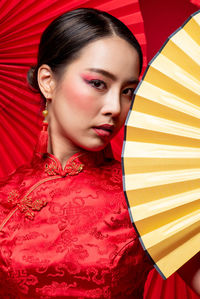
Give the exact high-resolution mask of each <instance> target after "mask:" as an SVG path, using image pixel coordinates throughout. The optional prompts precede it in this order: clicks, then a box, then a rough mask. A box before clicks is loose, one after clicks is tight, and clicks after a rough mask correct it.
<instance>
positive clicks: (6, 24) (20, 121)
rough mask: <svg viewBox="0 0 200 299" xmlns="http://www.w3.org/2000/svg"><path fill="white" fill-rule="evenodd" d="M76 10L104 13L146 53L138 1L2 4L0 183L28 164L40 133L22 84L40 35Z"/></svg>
mask: <svg viewBox="0 0 200 299" xmlns="http://www.w3.org/2000/svg"><path fill="white" fill-rule="evenodd" d="M78 7H93V8H98V9H101V10H105V11H107V12H109V13H110V14H112V15H114V16H116V17H117V18H119V19H120V20H122V21H123V22H124V23H125V24H126V25H127V26H128V27H129V28H130V29H131V30H132V31H133V32H134V34H135V35H136V37H137V38H138V40H139V42H140V44H141V45H142V48H143V52H145V36H144V28H143V20H142V16H141V12H140V7H139V3H138V0H124V1H121V0H102V1H96V0H90V1H88V0H70V1H66V0H43V1H38V0H26V1H24V0H12V1H10V0H1V1H0V45H1V46H0V136H1V138H0V153H1V159H0V177H2V176H4V175H6V174H9V173H10V172H12V171H13V170H14V169H15V168H16V167H17V166H19V165H21V164H24V163H25V162H27V161H29V160H30V159H31V158H32V153H33V149H34V146H35V143H36V141H37V137H38V134H39V131H40V128H41V117H40V114H41V111H40V110H41V108H40V97H39V96H38V95H37V94H34V93H33V92H32V91H31V90H30V89H29V88H28V85H27V82H26V74H27V71H28V69H29V67H30V66H32V65H34V64H35V63H36V55H37V47H38V43H39V39H40V35H41V33H42V32H43V30H44V29H45V28H46V26H47V25H48V24H49V23H50V22H51V21H52V20H53V19H54V18H56V17H57V16H59V15H60V14H62V13H64V12H66V11H68V10H71V9H75V8H78ZM121 135H122V134H121ZM116 138H117V137H116ZM121 139H122V140H123V138H121ZM119 141H120V137H118V138H117V139H116V140H115V141H114V150H115V152H118V156H119V155H120V154H119V153H120V152H121V148H120V146H118V143H119ZM121 143H122V141H121Z"/></svg>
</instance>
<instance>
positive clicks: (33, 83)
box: [27, 66, 40, 91]
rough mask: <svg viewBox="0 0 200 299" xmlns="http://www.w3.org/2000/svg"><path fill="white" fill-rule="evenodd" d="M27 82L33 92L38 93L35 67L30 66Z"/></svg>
mask: <svg viewBox="0 0 200 299" xmlns="http://www.w3.org/2000/svg"><path fill="white" fill-rule="evenodd" d="M27 81H28V84H29V85H30V87H32V88H33V89H34V90H35V91H40V89H39V86H38V81H37V67H36V66H32V67H31V68H30V69H29V70H28V72H27Z"/></svg>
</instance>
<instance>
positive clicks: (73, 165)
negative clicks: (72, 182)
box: [45, 154, 84, 176]
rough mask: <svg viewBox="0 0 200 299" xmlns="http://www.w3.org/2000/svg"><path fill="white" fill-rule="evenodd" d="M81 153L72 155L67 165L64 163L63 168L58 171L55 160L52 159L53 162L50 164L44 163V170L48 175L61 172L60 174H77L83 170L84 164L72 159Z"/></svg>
mask: <svg viewBox="0 0 200 299" xmlns="http://www.w3.org/2000/svg"><path fill="white" fill-rule="evenodd" d="M82 155H83V154H81V155H79V156H77V157H74V159H73V160H72V161H70V162H69V165H66V167H65V169H64V170H61V171H59V169H58V168H57V165H56V161H55V160H53V158H50V157H49V158H50V159H52V161H53V162H51V164H45V172H46V173H47V174H48V175H56V174H61V175H62V176H68V175H76V174H79V172H81V171H82V170H83V167H84V164H81V163H80V162H76V161H74V160H75V159H77V158H78V157H80V156H82Z"/></svg>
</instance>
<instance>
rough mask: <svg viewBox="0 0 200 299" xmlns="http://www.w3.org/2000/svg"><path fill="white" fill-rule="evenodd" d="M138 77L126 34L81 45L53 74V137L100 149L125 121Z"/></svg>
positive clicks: (136, 57) (75, 146)
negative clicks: (61, 69) (58, 72)
mask: <svg viewBox="0 0 200 299" xmlns="http://www.w3.org/2000/svg"><path fill="white" fill-rule="evenodd" d="M138 77H139V55H138V53H137V51H136V50H135V49H134V48H133V47H132V46H131V45H129V43H128V42H126V41H125V40H123V39H121V38H119V37H117V36H113V37H107V38H102V39H100V40H97V41H94V42H92V43H90V44H89V45H87V46H86V47H84V48H83V49H82V51H81V52H80V55H79V57H78V58H77V59H76V60H74V61H73V62H71V64H69V65H68V66H67V67H66V68H65V70H64V72H63V74H62V75H61V77H60V78H59V80H56V79H53V80H54V82H53V84H52V85H51V86H53V88H52V92H51V94H50V97H51V103H50V105H49V122H50V128H51V136H52V139H53V138H54V136H56V140H58V142H59V144H61V145H63V146H65V147H68V146H69V147H70V148H71V149H73V150H74V151H76V149H77V150H78V149H80V148H83V149H87V150H92V151H97V150H101V149H103V148H104V147H105V146H106V145H107V144H108V143H109V141H110V140H111V138H113V136H115V135H116V133H117V132H118V131H119V129H120V128H121V127H122V125H123V124H124V122H125V119H126V116H127V113H128V110H129V108H130V105H131V99H132V96H133V91H134V89H135V88H136V86H137V83H138ZM51 83H52V82H51Z"/></svg>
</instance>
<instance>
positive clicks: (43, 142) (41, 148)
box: [35, 102, 48, 154]
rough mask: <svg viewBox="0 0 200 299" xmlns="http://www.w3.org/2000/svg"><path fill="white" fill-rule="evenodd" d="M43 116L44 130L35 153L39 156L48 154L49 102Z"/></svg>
mask: <svg viewBox="0 0 200 299" xmlns="http://www.w3.org/2000/svg"><path fill="white" fill-rule="evenodd" d="M42 114H43V116H44V120H43V123H42V130H41V132H40V135H39V138H38V142H37V144H36V148H35V152H36V153H39V154H44V153H47V146H48V121H47V119H46V118H47V115H48V110H47V102H46V107H45V109H44V110H43V111H42Z"/></svg>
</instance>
